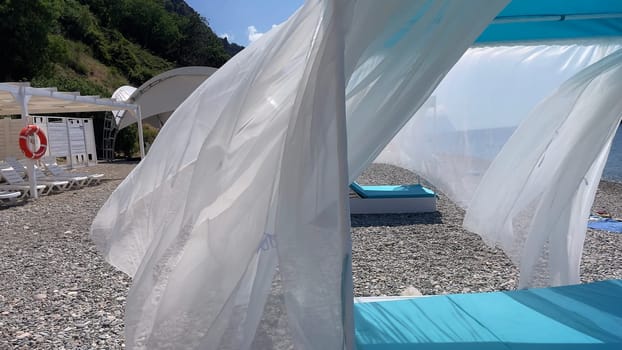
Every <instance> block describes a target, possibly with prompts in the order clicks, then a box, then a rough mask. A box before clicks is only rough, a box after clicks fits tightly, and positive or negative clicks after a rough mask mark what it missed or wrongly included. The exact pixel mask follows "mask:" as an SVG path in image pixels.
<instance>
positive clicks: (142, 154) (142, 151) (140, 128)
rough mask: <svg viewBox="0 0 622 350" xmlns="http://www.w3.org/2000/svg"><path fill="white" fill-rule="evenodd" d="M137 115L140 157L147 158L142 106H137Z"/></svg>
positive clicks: (135, 114)
mask: <svg viewBox="0 0 622 350" xmlns="http://www.w3.org/2000/svg"><path fill="white" fill-rule="evenodd" d="M134 116H136V122H137V123H138V144H139V146H140V159H143V158H145V142H144V138H143V120H142V117H141V113H140V106H139V105H137V106H136V112H135V113H134Z"/></svg>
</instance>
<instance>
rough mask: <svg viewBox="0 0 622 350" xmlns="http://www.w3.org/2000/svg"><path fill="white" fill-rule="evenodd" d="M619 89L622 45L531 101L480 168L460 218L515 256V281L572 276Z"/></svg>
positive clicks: (569, 279)
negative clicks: (517, 260) (481, 171)
mask: <svg viewBox="0 0 622 350" xmlns="http://www.w3.org/2000/svg"><path fill="white" fill-rule="evenodd" d="M620 94H622V51H618V52H616V53H614V54H612V55H610V56H609V57H607V58H605V59H603V60H601V61H600V62H598V63H596V64H593V65H591V66H590V67H588V68H586V69H585V70H583V71H582V72H580V73H579V74H577V75H575V76H574V77H573V78H571V79H570V80H568V81H567V82H566V83H564V84H563V85H562V86H561V87H560V88H559V90H557V91H556V92H555V94H553V95H552V96H550V97H549V98H547V99H546V100H545V101H543V102H542V103H541V104H540V105H538V107H536V108H535V109H534V111H533V112H532V113H531V114H530V115H529V116H528V117H527V118H526V119H525V120H524V121H523V123H521V125H520V126H519V128H518V129H517V130H516V131H515V132H514V134H513V135H512V137H511V138H510V139H509V140H508V142H507V143H506V144H505V146H504V147H503V149H502V150H501V152H500V153H499V155H498V156H497V157H496V158H495V160H494V161H493V162H492V164H491V165H490V168H489V169H488V171H487V172H486V173H485V174H484V177H483V179H482V181H481V183H480V185H479V186H478V188H477V191H476V192H475V194H474V196H473V200H472V201H471V203H470V206H469V210H468V211H467V215H466V217H465V221H464V224H465V227H466V228H467V229H469V230H472V231H474V232H478V233H480V234H481V235H483V237H485V239H487V240H489V241H491V242H493V243H496V244H499V245H501V246H502V247H503V248H504V250H505V251H506V252H509V253H510V256H512V257H519V258H520V273H521V282H520V285H519V287H528V286H539V285H562V284H571V283H578V282H579V264H580V261H581V253H582V251H583V242H584V240H585V232H586V226H587V218H588V216H589V213H590V209H591V207H592V203H593V201H594V195H595V193H596V189H597V187H598V182H599V180H600V177H601V174H602V171H603V168H604V166H605V163H606V161H607V155H608V154H609V149H610V147H611V141H612V140H613V137H614V136H615V132H616V130H617V127H618V125H619V123H620V118H621V117H622V100H621V99H620ZM510 179H511V180H510ZM491 213H494V214H493V215H491Z"/></svg>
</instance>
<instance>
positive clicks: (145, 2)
mask: <svg viewBox="0 0 622 350" xmlns="http://www.w3.org/2000/svg"><path fill="white" fill-rule="evenodd" d="M0 44H1V46H0V47H2V49H3V50H4V51H5V52H4V53H3V54H2V55H1V56H0V80H1V81H31V82H32V84H33V86H56V87H58V88H59V89H60V90H66V91H80V92H81V93H82V94H84V95H101V96H110V95H111V94H112V92H113V91H114V90H115V89H116V88H117V87H119V86H121V85H124V84H131V85H134V86H139V85H140V84H142V83H143V82H145V81H146V80H148V79H149V78H151V77H153V76H154V75H156V74H158V73H161V72H163V71H165V70H168V69H171V68H174V67H181V66H189V65H199V66H212V67H220V66H221V65H222V64H224V63H225V62H226V61H227V60H228V59H229V58H230V57H231V56H232V55H234V54H235V53H237V52H238V51H240V50H241V49H242V47H240V46H238V45H236V44H232V43H229V42H228V41H226V39H221V38H219V37H218V36H217V35H216V34H214V32H213V31H212V30H211V28H210V27H209V25H208V23H207V21H206V20H205V19H204V18H202V17H201V16H200V15H199V14H198V13H197V12H196V11H194V10H193V9H192V8H191V7H190V6H188V5H187V4H186V2H185V1H183V0H113V1H109V0H2V1H0Z"/></svg>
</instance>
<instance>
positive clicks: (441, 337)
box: [354, 280, 622, 350]
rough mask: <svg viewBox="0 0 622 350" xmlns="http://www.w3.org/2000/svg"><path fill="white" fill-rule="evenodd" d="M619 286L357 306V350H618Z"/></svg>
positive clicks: (621, 326) (621, 323) (621, 324)
mask: <svg viewBox="0 0 622 350" xmlns="http://www.w3.org/2000/svg"><path fill="white" fill-rule="evenodd" d="M620 295H622V281H620V280H611V281H601V282H595V283H590V284H584V285H576V286H566V287H557V288H541V289H530V290H521V291H512V292H493V293H474V294H455V295H442V296H433V297H424V298H414V299H408V300H398V301H382V302H371V303H358V304H355V307H354V318H355V326H356V329H355V335H356V344H357V349H359V350H398V349H399V350H401V349H411V348H412V349H434V350H438V349H444V350H458V349H460V350H463V349H467V350H468V349H505V350H507V349H510V350H512V349H514V350H527V349H529V350H535V349H560V350H561V349H594V348H595V349H622V331H621V330H622V303H621V302H620Z"/></svg>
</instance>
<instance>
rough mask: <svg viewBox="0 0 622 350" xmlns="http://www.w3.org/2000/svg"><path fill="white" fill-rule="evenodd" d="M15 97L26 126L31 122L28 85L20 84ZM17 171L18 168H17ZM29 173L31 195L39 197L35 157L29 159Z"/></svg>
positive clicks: (27, 168) (14, 94)
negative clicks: (27, 92)
mask: <svg viewBox="0 0 622 350" xmlns="http://www.w3.org/2000/svg"><path fill="white" fill-rule="evenodd" d="M11 94H12V95H13V98H15V100H16V101H17V103H18V104H19V107H20V110H21V119H22V121H23V122H24V126H26V125H28V124H29V122H30V121H29V120H28V119H29V118H28V102H29V101H30V95H28V94H26V87H25V86H20V87H19V89H18V90H17V93H11ZM15 170H16V171H17V170H18V169H15ZM26 170H27V174H28V182H29V184H30V196H31V197H32V198H38V197H39V192H38V191H37V178H36V177H35V161H34V159H28V164H27V167H26Z"/></svg>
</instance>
